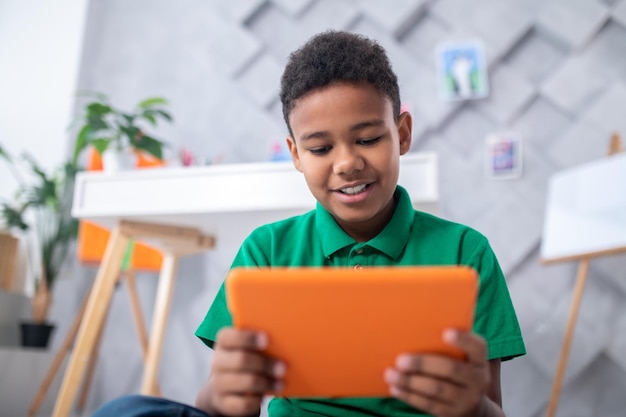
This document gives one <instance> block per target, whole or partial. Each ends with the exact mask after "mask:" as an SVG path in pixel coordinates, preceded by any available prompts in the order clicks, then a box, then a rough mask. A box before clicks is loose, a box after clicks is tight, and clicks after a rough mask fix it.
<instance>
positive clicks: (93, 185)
mask: <svg viewBox="0 0 626 417" xmlns="http://www.w3.org/2000/svg"><path fill="white" fill-rule="evenodd" d="M400 165H401V168H400V178H399V183H400V184H401V185H403V186H404V187H405V188H406V189H407V190H408V192H409V194H410V195H411V197H412V199H413V204H414V206H415V207H416V208H417V209H420V210H423V211H429V212H436V211H437V200H438V197H439V196H438V184H437V177H438V175H437V169H438V167H437V156H436V154H434V153H412V154H408V155H405V156H403V157H401V159H400ZM314 207H315V200H314V199H313V197H312V196H311V194H310V192H309V190H308V188H307V186H306V183H305V181H304V177H303V176H302V174H301V173H299V172H298V171H296V170H295V168H294V167H293V165H292V164H291V162H280V163H276V162H268V163H252V164H232V165H218V166H208V167H188V168H151V169H144V170H135V171H127V172H120V173H117V174H104V173H101V172H81V173H79V174H78V175H77V178H76V189H75V194H74V205H73V210H72V213H73V215H74V216H75V217H77V218H80V219H84V220H89V221H93V222H95V223H98V224H101V225H103V226H107V227H111V228H112V229H113V230H112V233H111V238H110V239H109V243H108V245H107V250H106V252H105V255H104V259H103V261H102V264H101V266H100V269H99V271H98V275H97V276H96V280H95V281H94V286H93V289H92V291H91V293H90V295H89V298H88V300H87V304H86V310H85V314H84V317H83V319H82V323H81V324H80V328H79V330H78V335H77V339H76V343H75V347H74V351H73V353H72V356H71V358H70V362H69V365H68V368H67V371H66V373H65V376H64V379H63V384H62V387H61V391H60V393H59V396H58V398H57V402H56V406H55V410H54V414H53V416H54V417H67V416H68V415H69V413H70V411H71V408H72V405H73V401H74V398H75V396H76V392H77V390H78V385H79V384H80V382H81V379H82V377H83V374H84V372H85V368H86V365H87V362H89V360H90V358H91V356H92V353H93V349H94V345H95V343H96V341H97V339H98V334H99V332H100V329H101V328H102V325H103V320H104V318H105V316H106V312H107V309H108V306H109V304H110V300H111V295H112V291H113V287H114V285H115V282H116V280H117V276H118V274H119V269H120V266H121V263H122V258H123V255H124V252H125V249H126V245H127V242H128V240H129V239H130V238H141V239H142V240H145V239H146V238H148V239H149V240H156V241H157V242H158V246H160V248H161V249H163V250H164V252H165V256H164V262H163V267H162V271H161V275H160V277H159V287H158V290H157V300H156V303H155V308H154V318H153V325H152V331H151V334H150V341H149V345H148V349H147V354H146V358H145V369H144V376H143V383H142V389H141V391H142V393H143V394H147V395H155V394H156V392H157V391H156V389H155V387H156V379H157V374H158V361H159V357H160V352H161V345H162V339H163V332H164V329H165V324H166V320H167V315H168V312H169V306H170V301H171V294H172V289H173V285H174V275H175V274H174V271H175V268H176V261H177V258H178V257H179V256H182V255H185V254H188V253H193V252H194V251H195V252H197V251H199V250H205V249H208V248H211V247H213V245H215V244H217V245H219V244H220V242H221V241H230V242H232V241H233V239H236V240H237V241H239V242H241V241H242V240H243V239H244V238H245V236H246V235H247V234H249V233H250V232H251V231H252V230H253V229H254V228H255V227H257V226H260V225H262V224H265V223H268V222H271V221H276V220H279V219H282V218H285V217H287V216H292V215H297V214H301V213H304V212H306V211H308V210H311V209H313V208H314Z"/></svg>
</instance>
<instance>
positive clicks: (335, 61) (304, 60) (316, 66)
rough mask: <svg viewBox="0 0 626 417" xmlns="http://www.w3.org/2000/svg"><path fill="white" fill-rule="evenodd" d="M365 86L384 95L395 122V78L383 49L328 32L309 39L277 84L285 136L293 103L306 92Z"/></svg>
mask: <svg viewBox="0 0 626 417" xmlns="http://www.w3.org/2000/svg"><path fill="white" fill-rule="evenodd" d="M342 81H345V82H351V83H361V82H368V83H370V84H372V85H373V86H374V87H376V88H377V89H378V90H380V91H381V92H382V93H384V94H386V95H387V96H388V97H389V98H390V99H391V103H392V106H393V113H394V117H395V119H396V121H397V119H398V116H399V115H400V89H399V87H398V77H397V76H396V74H395V73H394V72H393V69H392V68H391V63H390V62H389V59H388V58H387V53H386V52H385V49H384V48H383V47H382V46H380V45H379V44H378V42H376V41H375V40H373V39H369V38H367V37H365V36H363V35H359V34H355V33H350V32H344V31H335V30H329V31H326V32H322V33H319V34H317V35H315V36H313V37H312V38H311V39H309V40H308V41H307V43H305V44H304V45H303V46H302V47H300V48H299V49H297V50H296V51H294V52H292V53H291V54H290V55H289V59H288V62H287V65H286V67H285V70H284V72H283V75H282V78H281V83H280V100H281V102H282V105H283V117H284V118H285V123H287V128H288V129H289V133H290V134H291V135H292V136H293V132H292V131H291V125H290V124H289V114H290V113H291V111H292V110H293V108H294V106H295V101H296V100H297V99H299V98H300V97H302V96H304V95H305V94H307V93H308V92H310V91H312V90H315V89H317V88H321V87H325V86H327V85H329V84H332V83H334V82H342Z"/></svg>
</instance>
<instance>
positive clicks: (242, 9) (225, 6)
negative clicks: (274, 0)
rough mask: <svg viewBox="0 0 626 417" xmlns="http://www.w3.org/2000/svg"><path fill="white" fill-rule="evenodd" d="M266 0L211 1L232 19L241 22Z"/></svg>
mask: <svg viewBox="0 0 626 417" xmlns="http://www.w3.org/2000/svg"><path fill="white" fill-rule="evenodd" d="M265 1H266V0H238V1H232V0H213V1H211V3H212V4H213V5H214V6H215V7H216V8H217V9H218V10H220V11H221V12H222V13H224V14H225V15H226V16H228V18H230V19H231V20H232V21H234V22H237V23H240V24H243V23H244V22H245V21H246V20H248V19H249V18H250V16H252V15H253V14H254V13H256V12H257V10H259V8H260V7H261V6H262V5H263V3H265Z"/></svg>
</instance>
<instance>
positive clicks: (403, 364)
mask: <svg viewBox="0 0 626 417" xmlns="http://www.w3.org/2000/svg"><path fill="white" fill-rule="evenodd" d="M411 362H412V360H411V357H410V356H408V355H400V356H398V359H397V360H396V366H397V367H398V368H400V369H405V370H406V369H409V368H410V367H411Z"/></svg>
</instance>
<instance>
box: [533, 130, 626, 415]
mask: <svg viewBox="0 0 626 417" xmlns="http://www.w3.org/2000/svg"><path fill="white" fill-rule="evenodd" d="M622 152H624V149H623V147H622V143H621V139H620V136H619V134H617V133H615V134H613V136H612V137H611V142H610V145H609V152H608V156H609V157H610V156H612V155H616V154H618V153H622ZM622 252H626V247H618V248H612V249H607V250H602V251H596V252H590V253H586V254H579V255H575V256H567V257H562V258H555V259H549V260H545V259H544V260H543V262H544V263H546V264H551V263H557V262H565V261H578V262H579V266H578V272H577V274H576V285H575V288H574V296H573V299H572V305H571V307H570V314H569V319H568V322H567V330H566V332H565V338H564V340H563V346H562V348H561V355H560V357H559V363H558V366H557V370H556V375H555V377H554V382H553V385H552V392H551V394H550V402H549V403H548V409H547V412H546V417H554V416H555V415H556V410H557V407H558V404H559V395H560V393H561V384H562V382H563V376H564V375H565V368H566V366H567V359H568V356H569V351H570V347H571V344H572V338H573V336H574V330H575V328H576V319H577V317H578V310H579V307H580V302H581V300H582V296H583V292H584V289H585V283H586V281H587V272H588V270H589V261H590V260H591V259H593V258H598V257H601V256H607V255H613V254H617V253H622Z"/></svg>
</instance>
